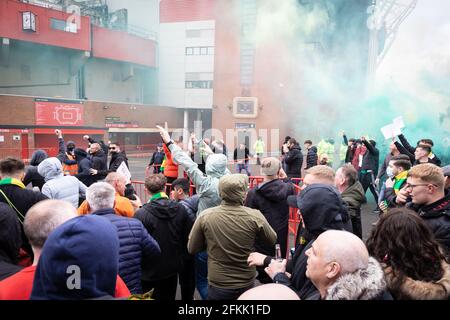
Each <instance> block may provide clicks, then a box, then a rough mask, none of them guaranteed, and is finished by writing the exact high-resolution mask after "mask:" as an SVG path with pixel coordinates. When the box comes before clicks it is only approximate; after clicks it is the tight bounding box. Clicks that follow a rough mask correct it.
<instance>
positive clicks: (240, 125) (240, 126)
mask: <svg viewBox="0 0 450 320" xmlns="http://www.w3.org/2000/svg"><path fill="white" fill-rule="evenodd" d="M234 128H235V129H255V128H256V124H255V123H235V124H234Z"/></svg>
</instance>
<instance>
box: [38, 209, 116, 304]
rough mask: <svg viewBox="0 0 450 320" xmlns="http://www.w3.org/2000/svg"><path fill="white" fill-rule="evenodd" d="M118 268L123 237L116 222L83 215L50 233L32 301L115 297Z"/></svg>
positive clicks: (42, 256)
mask: <svg viewBox="0 0 450 320" xmlns="http://www.w3.org/2000/svg"><path fill="white" fill-rule="evenodd" d="M118 271H119V238H118V236H117V230H116V228H115V227H114V225H113V224H112V223H111V222H109V221H108V220H107V219H105V218H102V217H99V216H95V215H87V216H79V217H76V218H73V219H70V220H69V221H67V222H65V223H63V224H62V225H60V226H59V227H57V228H56V229H55V230H54V231H52V233H50V235H49V237H48V239H47V241H46V242H45V244H44V247H43V249H42V253H41V257H40V258H39V263H38V265H37V268H36V274H35V277H34V282H33V290H32V292H31V300H74V299H93V298H100V297H105V296H111V297H113V296H114V293H115V287H116V279H117V274H118ZM77 280H78V281H77ZM68 284H70V285H68ZM78 285H79V286H78Z"/></svg>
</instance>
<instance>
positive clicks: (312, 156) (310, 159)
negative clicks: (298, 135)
mask: <svg viewBox="0 0 450 320" xmlns="http://www.w3.org/2000/svg"><path fill="white" fill-rule="evenodd" d="M304 146H305V148H306V150H308V154H307V155H306V168H305V170H308V169H310V168H312V167H315V166H317V163H318V159H319V158H318V156H317V147H316V146H313V145H312V141H311V140H306V141H305V144H304Z"/></svg>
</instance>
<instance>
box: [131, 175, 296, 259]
mask: <svg viewBox="0 0 450 320" xmlns="http://www.w3.org/2000/svg"><path fill="white" fill-rule="evenodd" d="M263 181H264V177H258V176H251V177H249V189H254V188H256V187H257V186H258V184H260V183H262V182H263ZM291 182H292V183H293V185H294V189H295V194H296V195H298V194H299V193H300V192H301V187H300V185H301V183H302V182H303V179H300V178H292V179H291ZM131 184H132V185H133V188H134V190H135V191H136V194H137V195H138V197H139V198H140V199H141V201H142V203H145V202H147V200H148V194H147V192H146V190H145V183H144V181H131ZM171 191H172V184H170V183H167V184H166V193H167V195H170V192H171ZM194 194H195V186H194V185H192V184H191V186H190V190H189V195H190V196H192V195H194ZM300 223H302V216H301V213H300V211H299V210H298V209H297V208H292V207H291V208H289V222H288V237H287V242H288V243H287V247H286V248H287V252H286V257H288V256H289V248H291V247H292V246H293V245H295V239H296V238H297V230H298V226H299V225H300Z"/></svg>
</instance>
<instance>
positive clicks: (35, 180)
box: [23, 150, 48, 190]
mask: <svg viewBox="0 0 450 320" xmlns="http://www.w3.org/2000/svg"><path fill="white" fill-rule="evenodd" d="M47 158H48V155H47V152H45V151H44V150H36V151H35V152H33V155H32V156H31V161H30V166H29V167H28V168H27V172H26V174H25V177H24V178H23V184H24V185H26V186H27V185H28V184H30V183H31V185H32V186H33V187H38V188H39V190H42V186H43V185H44V183H45V180H44V177H43V176H41V175H40V174H39V173H38V172H37V166H38V165H39V164H40V163H41V162H42V161H44V160H45V159H47Z"/></svg>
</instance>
